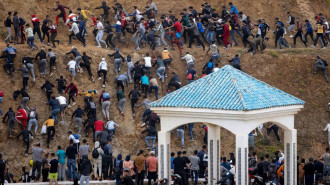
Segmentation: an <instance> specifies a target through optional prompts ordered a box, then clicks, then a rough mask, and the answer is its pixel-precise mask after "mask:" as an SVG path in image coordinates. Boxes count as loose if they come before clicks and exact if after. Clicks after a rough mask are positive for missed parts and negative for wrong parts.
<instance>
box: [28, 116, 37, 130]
mask: <svg viewBox="0 0 330 185" xmlns="http://www.w3.org/2000/svg"><path fill="white" fill-rule="evenodd" d="M32 125H35V126H34V127H35V128H34V132H35V133H37V129H38V121H37V120H36V119H30V120H29V126H28V130H31V127H32Z"/></svg>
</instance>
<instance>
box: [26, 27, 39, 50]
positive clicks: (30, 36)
mask: <svg viewBox="0 0 330 185" xmlns="http://www.w3.org/2000/svg"><path fill="white" fill-rule="evenodd" d="M26 27H27V29H26V30H25V33H27V35H28V38H27V41H26V43H27V44H28V45H29V46H30V47H31V50H33V47H35V49H36V50H38V47H37V46H36V45H35V44H34V34H33V29H32V28H31V26H30V24H27V25H26Z"/></svg>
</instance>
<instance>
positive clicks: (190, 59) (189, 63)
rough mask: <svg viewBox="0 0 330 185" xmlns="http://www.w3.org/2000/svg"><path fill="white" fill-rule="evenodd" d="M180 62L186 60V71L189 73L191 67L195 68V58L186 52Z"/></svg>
mask: <svg viewBox="0 0 330 185" xmlns="http://www.w3.org/2000/svg"><path fill="white" fill-rule="evenodd" d="M181 60H186V62H187V71H189V69H190V68H191V67H195V57H193V56H192V55H191V54H189V52H187V53H186V55H185V56H183V57H181Z"/></svg>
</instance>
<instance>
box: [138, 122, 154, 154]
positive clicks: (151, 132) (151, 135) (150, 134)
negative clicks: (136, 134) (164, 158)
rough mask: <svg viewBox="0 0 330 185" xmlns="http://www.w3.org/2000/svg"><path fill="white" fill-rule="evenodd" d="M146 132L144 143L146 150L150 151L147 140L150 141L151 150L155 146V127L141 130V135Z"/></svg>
mask: <svg viewBox="0 0 330 185" xmlns="http://www.w3.org/2000/svg"><path fill="white" fill-rule="evenodd" d="M145 132H148V136H147V137H145V141H146V143H147V149H150V145H149V140H151V144H152V148H153V147H154V146H155V141H156V137H157V130H156V128H155V127H152V126H147V128H146V129H145V130H143V131H142V132H141V134H143V133H145Z"/></svg>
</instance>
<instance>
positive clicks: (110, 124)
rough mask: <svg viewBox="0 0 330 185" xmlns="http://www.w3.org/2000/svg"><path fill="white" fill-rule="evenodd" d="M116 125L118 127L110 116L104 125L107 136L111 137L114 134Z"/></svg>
mask: <svg viewBox="0 0 330 185" xmlns="http://www.w3.org/2000/svg"><path fill="white" fill-rule="evenodd" d="M116 127H119V125H118V124H117V123H115V122H114V121H113V118H111V119H110V120H109V121H108V122H107V124H106V126H105V128H106V129H107V130H108V134H109V135H108V138H111V137H113V136H114V135H115V132H116Z"/></svg>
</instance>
